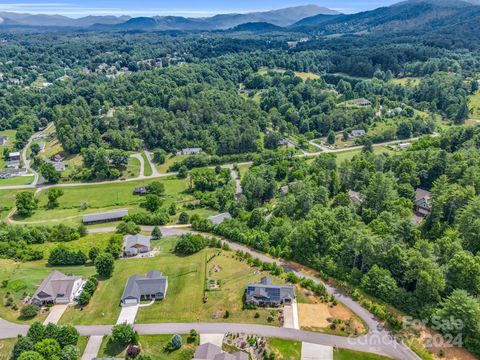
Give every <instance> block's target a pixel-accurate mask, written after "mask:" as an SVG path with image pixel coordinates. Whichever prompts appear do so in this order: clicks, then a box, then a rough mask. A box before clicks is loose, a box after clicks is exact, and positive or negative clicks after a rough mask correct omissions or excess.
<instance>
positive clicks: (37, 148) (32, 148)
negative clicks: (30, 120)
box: [30, 143, 41, 156]
mask: <svg viewBox="0 0 480 360" xmlns="http://www.w3.org/2000/svg"><path fill="white" fill-rule="evenodd" d="M40 150H41V149H40V145H38V143H33V144H32V146H30V151H31V152H32V154H33V156H37V155H38V153H39V152H40Z"/></svg>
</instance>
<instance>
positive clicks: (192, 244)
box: [175, 234, 207, 255]
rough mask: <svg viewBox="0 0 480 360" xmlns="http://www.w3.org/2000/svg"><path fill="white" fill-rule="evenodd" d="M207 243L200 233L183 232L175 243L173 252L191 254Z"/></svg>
mask: <svg viewBox="0 0 480 360" xmlns="http://www.w3.org/2000/svg"><path fill="white" fill-rule="evenodd" d="M206 245H207V242H206V240H205V238H203V237H202V236H200V235H194V234H184V235H182V236H180V238H179V239H178V241H177V243H176V244H175V252H176V253H177V254H180V255H191V254H195V253H197V252H199V251H200V250H202V249H204V248H205V246H206Z"/></svg>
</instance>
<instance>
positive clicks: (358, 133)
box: [348, 129, 366, 139]
mask: <svg viewBox="0 0 480 360" xmlns="http://www.w3.org/2000/svg"><path fill="white" fill-rule="evenodd" d="M365 134H366V132H365V130H363V129H357V130H352V132H351V133H350V134H349V135H348V137H349V138H351V139H353V138H359V137H362V136H365Z"/></svg>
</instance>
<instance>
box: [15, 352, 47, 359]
mask: <svg viewBox="0 0 480 360" xmlns="http://www.w3.org/2000/svg"><path fill="white" fill-rule="evenodd" d="M17 359H18V360H47V359H45V358H44V357H43V356H42V355H40V354H39V353H38V352H36V351H25V352H24V353H22V354H21V355H20V356H19V357H18V358H17Z"/></svg>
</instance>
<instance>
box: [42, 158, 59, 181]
mask: <svg viewBox="0 0 480 360" xmlns="http://www.w3.org/2000/svg"><path fill="white" fill-rule="evenodd" d="M40 172H41V173H42V176H43V177H44V178H45V180H47V182H49V183H52V184H56V183H58V182H59V181H60V177H61V176H60V173H59V172H58V171H57V170H55V166H53V164H50V163H46V162H44V163H43V164H42V166H40Z"/></svg>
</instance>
